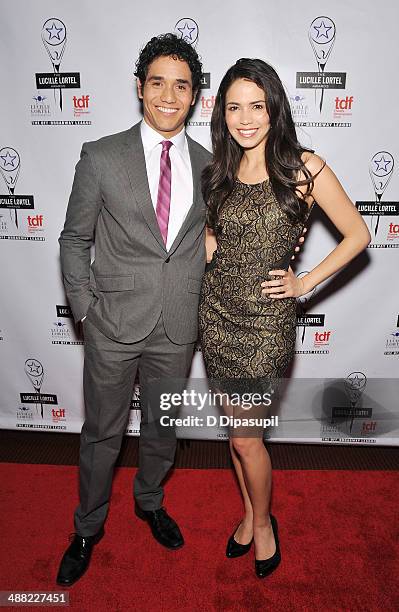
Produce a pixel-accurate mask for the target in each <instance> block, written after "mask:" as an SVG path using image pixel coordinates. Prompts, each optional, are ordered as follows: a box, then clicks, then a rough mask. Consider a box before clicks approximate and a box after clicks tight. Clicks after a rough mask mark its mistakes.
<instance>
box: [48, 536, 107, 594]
mask: <svg viewBox="0 0 399 612" xmlns="http://www.w3.org/2000/svg"><path fill="white" fill-rule="evenodd" d="M103 535H104V528H103V527H102V528H101V529H100V531H99V532H98V533H96V535H94V536H87V537H82V536H80V535H78V534H77V533H75V534H74V536H75V537H74V538H73V540H72V543H71V545H70V546H69V547H68V548H67V550H66V551H65V554H64V556H63V557H62V561H61V565H60V569H59V570H58V575H57V584H60V585H61V586H71V585H72V584H74V583H75V582H77V581H78V580H79V578H81V577H82V576H83V574H84V573H85V571H86V570H87V568H88V567H89V563H90V558H91V553H92V550H93V546H95V544H97V542H99V541H100V540H101V538H102V537H103Z"/></svg>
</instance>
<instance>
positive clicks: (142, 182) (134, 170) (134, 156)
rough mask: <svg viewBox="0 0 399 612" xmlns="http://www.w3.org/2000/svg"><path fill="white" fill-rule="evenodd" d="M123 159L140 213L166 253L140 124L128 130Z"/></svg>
mask: <svg viewBox="0 0 399 612" xmlns="http://www.w3.org/2000/svg"><path fill="white" fill-rule="evenodd" d="M123 157H124V163H125V167H126V171H127V174H128V176H129V180H130V186H131V188H132V191H133V194H134V197H135V199H136V202H137V204H138V206H139V208H140V210H141V213H142V215H143V217H144V219H145V221H146V223H147V225H148V227H149V229H150V231H151V233H152V234H153V236H154V238H155V239H156V241H157V242H158V243H159V245H160V246H161V247H162V249H163V250H164V251H166V248H165V244H164V241H163V238H162V235H161V231H160V229H159V225H158V220H157V217H156V214H155V210H154V206H153V204H152V199H151V193H150V187H149V185H148V178H147V170H146V165H145V157H144V149H143V143H142V141H141V135H140V123H137V124H136V125H134V126H133V127H132V128H131V129H130V130H128V132H127V138H126V148H125V151H124V156H123Z"/></svg>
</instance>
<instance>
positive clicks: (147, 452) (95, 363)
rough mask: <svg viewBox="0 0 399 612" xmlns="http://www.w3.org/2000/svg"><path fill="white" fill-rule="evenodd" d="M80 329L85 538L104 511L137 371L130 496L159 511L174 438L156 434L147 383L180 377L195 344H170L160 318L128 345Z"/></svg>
mask: <svg viewBox="0 0 399 612" xmlns="http://www.w3.org/2000/svg"><path fill="white" fill-rule="evenodd" d="M83 330H84V337H85V359H84V371H83V390H84V399H85V408H86V418H85V422H84V424H83V427H82V432H81V437H80V472H79V496H80V504H79V506H78V507H77V509H76V511H75V529H76V532H77V533H78V534H79V535H81V536H83V537H87V536H91V535H94V534H95V533H97V531H98V530H99V529H100V528H101V527H102V525H103V523H104V521H105V519H106V516H107V513H108V507H109V499H110V495H111V486H112V478H113V472H114V466H115V462H116V460H117V458H118V455H119V451H120V447H121V443H122V438H123V436H124V433H125V430H126V426H127V423H128V418H129V410H130V404H131V398H132V392H133V384H134V379H135V376H136V372H137V370H138V371H139V377H140V403H141V407H142V419H141V425H140V441H139V469H138V472H137V474H136V478H135V480H134V487H133V495H134V498H135V499H136V501H137V503H138V505H139V506H140V507H141V508H142V509H143V510H156V509H158V508H160V507H161V505H162V500H163V496H164V493H163V488H162V486H161V482H162V480H163V478H164V477H165V475H166V474H167V472H168V470H169V468H170V467H171V466H172V465H173V461H174V456H175V451H176V434H175V431H174V429H173V428H167V429H168V433H167V434H165V433H164V432H162V434H161V435H160V433H159V428H157V427H154V424H153V422H152V418H151V416H149V414H148V410H147V408H148V403H149V401H148V390H149V385H150V384H151V379H154V378H185V377H186V376H187V374H188V370H189V367H190V363H191V359H192V355H193V349H194V343H192V344H184V345H178V344H174V343H173V342H171V341H170V340H169V338H168V337H167V336H166V333H165V329H164V325H163V321H162V315H161V316H160V318H159V320H158V323H157V324H156V326H155V328H154V329H153V330H152V332H151V333H150V334H149V335H148V336H147V337H146V338H144V339H143V340H141V341H139V342H134V343H131V344H122V343H119V342H115V341H114V340H110V339H109V338H107V337H106V336H104V335H103V334H102V333H101V332H100V331H99V330H98V329H97V328H96V327H95V326H94V325H93V323H91V322H90V320H88V319H86V320H85V321H84V322H83ZM149 381H150V382H149Z"/></svg>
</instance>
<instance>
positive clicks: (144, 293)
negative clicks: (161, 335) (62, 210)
mask: <svg viewBox="0 0 399 612" xmlns="http://www.w3.org/2000/svg"><path fill="white" fill-rule="evenodd" d="M187 140H188V147H189V153H190V159H191V166H192V173H193V204H192V206H191V208H190V210H189V212H188V214H187V216H186V218H185V220H184V223H183V225H182V227H181V228H180V231H179V233H178V235H177V237H176V239H175V241H174V242H173V244H172V246H171V248H170V250H169V252H167V251H166V249H165V245H164V243H163V240H162V236H161V233H160V230H159V226H158V222H157V219H156V215H155V211H154V207H153V205H152V201H151V195H150V190H149V186H148V180H147V173H146V166H145V158H144V151H143V145H142V142H141V136H140V123H138V124H136V125H134V126H133V127H132V128H130V129H129V130H127V131H124V132H120V133H119V134H114V135H112V136H106V137H105V138H101V139H100V140H97V141H96V142H89V143H85V144H84V145H83V147H82V153H81V158H80V160H79V162H78V164H77V166H76V171H75V178H74V182H73V187H72V192H71V195H70V198H69V203H68V209H67V214H66V220H65V225H64V229H63V230H62V232H61V235H60V238H59V243H60V247H61V268H62V274H63V279H64V285H65V290H66V294H67V297H68V300H69V302H70V305H71V308H72V312H73V315H74V318H75V321H79V320H80V319H82V318H83V317H84V316H85V315H87V317H88V319H89V320H90V321H91V322H92V323H93V324H94V325H95V326H96V327H97V328H98V329H99V330H100V331H102V332H103V333H104V334H105V335H106V336H107V337H109V338H111V339H113V340H116V341H118V342H125V343H128V342H137V341H139V340H142V339H143V338H145V337H146V336H147V335H148V334H149V333H150V332H151V330H152V329H153V327H154V326H155V324H156V322H157V320H158V318H159V315H160V313H161V311H162V313H163V320H164V325H165V329H166V333H167V335H168V337H169V338H170V339H171V340H172V341H173V342H175V343H177V344H188V343H190V342H194V341H195V340H196V338H197V325H198V323H197V319H198V301H199V293H200V288H201V278H202V275H203V272H204V267H205V260H206V256H205V241H204V227H205V204H204V201H203V199H202V195H201V188H200V177H201V172H202V169H203V168H204V166H205V165H206V164H207V163H208V162H209V160H210V153H209V152H208V151H207V150H206V149H204V147H202V146H201V145H200V144H199V143H197V142H195V141H194V140H192V139H191V138H190V137H189V136H187ZM93 243H94V245H95V260H94V262H93V263H92V264H90V249H91V246H92V244H93Z"/></svg>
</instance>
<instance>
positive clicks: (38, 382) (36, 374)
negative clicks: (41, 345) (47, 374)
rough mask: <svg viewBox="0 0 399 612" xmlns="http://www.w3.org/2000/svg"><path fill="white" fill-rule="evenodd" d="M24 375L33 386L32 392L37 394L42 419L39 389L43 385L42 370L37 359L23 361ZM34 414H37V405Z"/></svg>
mask: <svg viewBox="0 0 399 612" xmlns="http://www.w3.org/2000/svg"><path fill="white" fill-rule="evenodd" d="M25 374H26V375H27V377H28V378H29V380H30V382H31V383H32V385H33V388H34V390H35V391H36V393H37V394H38V397H39V402H40V414H41V417H42V418H43V402H42V400H41V396H40V389H41V387H42V384H43V377H44V370H43V366H42V364H41V363H40V361H38V360H37V359H27V360H26V361H25ZM36 412H37V413H38V404H37V403H36Z"/></svg>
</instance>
